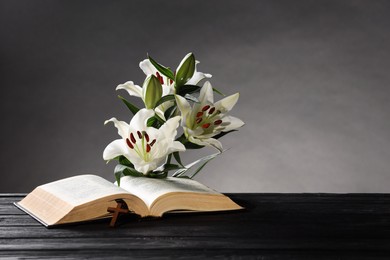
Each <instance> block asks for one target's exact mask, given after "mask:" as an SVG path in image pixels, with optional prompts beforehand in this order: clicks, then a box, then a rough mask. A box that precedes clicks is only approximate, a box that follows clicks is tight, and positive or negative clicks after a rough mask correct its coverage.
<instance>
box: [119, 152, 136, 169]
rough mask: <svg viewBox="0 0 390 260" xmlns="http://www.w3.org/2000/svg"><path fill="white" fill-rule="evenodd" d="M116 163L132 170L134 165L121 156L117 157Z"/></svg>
mask: <svg viewBox="0 0 390 260" xmlns="http://www.w3.org/2000/svg"><path fill="white" fill-rule="evenodd" d="M118 161H119V163H120V164H122V165H125V166H129V167H132V168H134V165H133V164H132V163H131V162H130V161H129V160H128V159H127V158H126V157H124V156H123V155H121V156H119V158H118Z"/></svg>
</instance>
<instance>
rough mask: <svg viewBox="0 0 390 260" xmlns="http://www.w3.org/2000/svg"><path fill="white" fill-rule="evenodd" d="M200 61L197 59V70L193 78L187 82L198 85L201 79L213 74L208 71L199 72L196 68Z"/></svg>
mask: <svg viewBox="0 0 390 260" xmlns="http://www.w3.org/2000/svg"><path fill="white" fill-rule="evenodd" d="M199 63H200V62H199V61H196V62H195V72H194V75H193V76H192V78H191V79H190V80H189V81H187V83H186V84H188V85H196V84H198V83H199V81H201V80H202V79H204V78H211V77H212V75H211V74H208V73H203V72H199V71H197V70H196V66H197V65H198V64H199Z"/></svg>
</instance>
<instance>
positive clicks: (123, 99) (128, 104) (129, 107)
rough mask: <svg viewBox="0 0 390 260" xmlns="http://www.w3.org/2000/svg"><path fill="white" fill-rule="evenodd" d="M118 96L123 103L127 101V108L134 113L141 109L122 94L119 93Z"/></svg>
mask: <svg viewBox="0 0 390 260" xmlns="http://www.w3.org/2000/svg"><path fill="white" fill-rule="evenodd" d="M118 98H120V99H121V100H122V101H123V103H125V105H126V106H127V108H128V109H129V110H130V111H131V113H133V115H135V114H137V112H138V111H139V108H138V107H136V106H135V105H133V104H131V103H130V102H129V101H127V100H126V99H125V98H124V97H122V96H119V95H118Z"/></svg>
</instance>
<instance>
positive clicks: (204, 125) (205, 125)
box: [202, 123, 211, 129]
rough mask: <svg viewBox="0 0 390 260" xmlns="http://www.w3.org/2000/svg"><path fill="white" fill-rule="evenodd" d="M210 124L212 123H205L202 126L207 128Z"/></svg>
mask: <svg viewBox="0 0 390 260" xmlns="http://www.w3.org/2000/svg"><path fill="white" fill-rule="evenodd" d="M210 125H211V124H210V123H206V124H203V125H202V128H205V129H206V128H209V126H210Z"/></svg>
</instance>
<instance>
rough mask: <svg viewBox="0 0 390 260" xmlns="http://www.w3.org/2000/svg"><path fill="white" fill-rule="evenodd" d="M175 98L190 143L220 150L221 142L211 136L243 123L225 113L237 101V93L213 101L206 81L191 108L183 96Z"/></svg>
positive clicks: (209, 86) (211, 90)
mask: <svg viewBox="0 0 390 260" xmlns="http://www.w3.org/2000/svg"><path fill="white" fill-rule="evenodd" d="M175 98H176V103H177V106H178V108H179V109H180V111H181V116H182V126H183V129H184V134H185V136H186V137H187V139H188V140H189V141H190V142H192V143H195V144H198V145H202V146H204V145H207V146H213V147H215V148H217V149H218V150H220V151H222V144H221V142H219V141H218V140H217V139H215V138H213V137H214V136H216V135H218V134H220V133H221V132H228V131H231V130H234V129H237V128H239V127H241V126H243V125H244V122H243V121H241V120H240V119H238V118H236V117H233V116H229V115H227V112H229V111H230V110H231V109H232V108H233V106H234V105H235V104H236V103H237V100H238V98H239V93H236V94H233V95H231V96H228V97H225V98H224V99H221V100H220V101H217V102H215V103H214V96H213V88H212V86H211V84H210V82H208V81H207V82H205V84H204V85H203V87H202V88H201V90H200V95H199V103H194V105H193V107H192V108H191V105H190V103H189V102H188V101H187V100H186V99H185V98H183V97H181V96H179V95H175Z"/></svg>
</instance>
